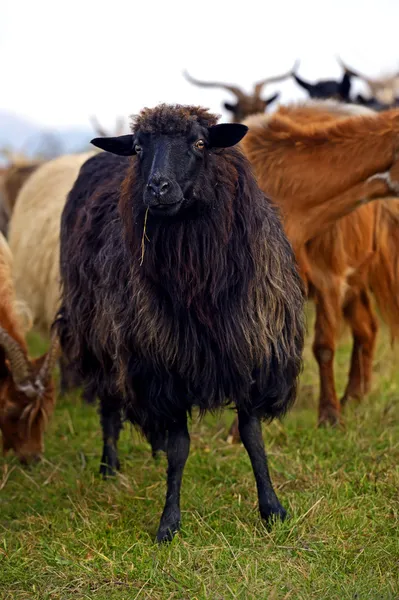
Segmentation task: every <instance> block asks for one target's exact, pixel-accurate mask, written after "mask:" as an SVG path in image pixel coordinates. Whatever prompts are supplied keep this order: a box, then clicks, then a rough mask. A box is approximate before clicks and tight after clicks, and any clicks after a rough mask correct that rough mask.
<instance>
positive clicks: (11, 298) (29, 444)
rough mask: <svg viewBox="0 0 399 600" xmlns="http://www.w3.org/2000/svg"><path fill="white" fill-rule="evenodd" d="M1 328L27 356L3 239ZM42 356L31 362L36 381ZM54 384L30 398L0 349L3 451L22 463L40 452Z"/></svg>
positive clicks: (1, 255) (0, 261) (1, 253)
mask: <svg viewBox="0 0 399 600" xmlns="http://www.w3.org/2000/svg"><path fill="white" fill-rule="evenodd" d="M0 242H1V243H0V326H1V327H2V328H3V329H5V330H6V331H7V333H8V334H9V335H10V336H11V337H13V338H14V340H16V341H17V342H18V344H19V346H20V348H21V350H22V352H23V354H24V355H25V356H26V357H28V349H27V345H26V341H25V337H24V330H23V327H22V324H21V323H22V322H21V319H20V316H19V315H18V312H17V309H18V303H17V301H16V298H15V291H14V286H13V282H12V272H11V268H12V262H11V260H10V259H11V253H10V251H9V249H8V245H7V243H6V241H5V240H4V238H1V239H0ZM44 359H45V356H42V357H40V358H38V359H34V360H31V361H30V366H31V373H32V379H35V378H36V376H37V374H38V373H39V370H40V367H41V366H42V364H43V361H44ZM54 395H55V390H54V384H53V381H52V379H51V378H50V379H49V380H48V381H47V382H46V385H45V386H44V391H43V393H42V394H41V395H37V396H36V397H33V398H30V397H28V396H27V395H26V394H25V393H23V392H21V391H19V390H18V389H17V387H16V386H15V384H14V380H13V377H12V372H11V371H10V365H9V362H8V360H7V359H6V356H5V353H4V350H3V349H2V348H0V430H1V432H2V438H3V452H4V454H6V453H7V452H8V451H9V450H14V452H15V453H16V455H17V456H18V458H19V459H20V461H21V462H28V461H29V460H32V459H34V458H37V457H39V455H40V454H41V452H42V451H43V436H44V430H45V427H46V424H47V422H48V420H49V418H50V416H51V414H52V412H53V408H54Z"/></svg>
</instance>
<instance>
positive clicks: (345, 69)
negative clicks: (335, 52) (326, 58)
mask: <svg viewBox="0 0 399 600" xmlns="http://www.w3.org/2000/svg"><path fill="white" fill-rule="evenodd" d="M337 61H338V63H339V64H340V66H341V67H342V69H343V70H344V71H345V72H346V73H348V75H352V77H358V78H359V79H363V81H365V82H366V83H367V84H370V83H372V80H371V79H369V78H368V77H366V76H365V75H362V74H361V73H359V71H354V70H353V69H350V68H349V67H348V65H346V64H345V63H344V61H343V60H342V59H341V58H340V57H339V56H337Z"/></svg>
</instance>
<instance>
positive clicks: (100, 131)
mask: <svg viewBox="0 0 399 600" xmlns="http://www.w3.org/2000/svg"><path fill="white" fill-rule="evenodd" d="M89 120H90V123H91V125H92V127H93V129H94V131H95V132H96V133H98V135H99V136H101V137H107V135H108V134H107V132H106V131H105V129H104V128H103V127H102V126H101V125H100V123H99V121H98V119H97V117H95V116H94V115H92V116H91V117H89Z"/></svg>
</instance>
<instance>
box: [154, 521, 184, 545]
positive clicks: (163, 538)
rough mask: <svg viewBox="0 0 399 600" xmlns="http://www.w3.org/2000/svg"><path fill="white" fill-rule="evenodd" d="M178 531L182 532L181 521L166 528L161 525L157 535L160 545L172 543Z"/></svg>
mask: <svg viewBox="0 0 399 600" xmlns="http://www.w3.org/2000/svg"><path fill="white" fill-rule="evenodd" d="M178 531H180V521H176V522H175V523H171V524H170V525H166V526H164V525H161V526H160V527H159V529H158V533H157V542H158V543H159V544H163V543H167V542H171V541H172V540H173V538H174V537H175V535H176V533H177V532H178Z"/></svg>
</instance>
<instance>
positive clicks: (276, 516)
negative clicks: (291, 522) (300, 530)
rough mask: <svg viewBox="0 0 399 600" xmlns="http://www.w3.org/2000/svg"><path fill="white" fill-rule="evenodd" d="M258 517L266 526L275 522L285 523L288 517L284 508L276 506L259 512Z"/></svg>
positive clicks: (279, 505)
mask: <svg viewBox="0 0 399 600" xmlns="http://www.w3.org/2000/svg"><path fill="white" fill-rule="evenodd" d="M260 516H261V517H262V519H263V520H264V521H265V522H266V524H267V525H273V523H275V522H276V521H285V520H286V519H287V518H289V517H288V514H287V511H286V510H285V508H283V507H282V506H281V504H278V505H277V506H268V507H267V508H264V509H261V510H260Z"/></svg>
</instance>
